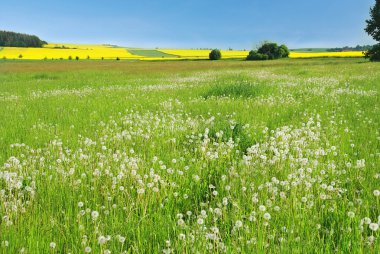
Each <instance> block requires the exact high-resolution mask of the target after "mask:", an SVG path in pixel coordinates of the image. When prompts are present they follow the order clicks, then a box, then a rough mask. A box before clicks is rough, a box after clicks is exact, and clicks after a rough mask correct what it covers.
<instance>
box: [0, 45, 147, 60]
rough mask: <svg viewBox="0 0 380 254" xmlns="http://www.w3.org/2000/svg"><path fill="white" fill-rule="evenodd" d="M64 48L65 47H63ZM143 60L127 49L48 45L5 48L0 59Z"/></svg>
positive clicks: (0, 52) (100, 46) (0, 54)
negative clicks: (77, 58)
mask: <svg viewBox="0 0 380 254" xmlns="http://www.w3.org/2000/svg"><path fill="white" fill-rule="evenodd" d="M62 46H64V47H62ZM69 57H71V58H73V59H75V58H76V57H79V58H80V59H86V58H90V59H101V58H104V59H116V58H117V57H119V58H120V59H141V58H143V56H137V55H132V54H131V53H129V52H128V51H127V50H126V49H125V48H117V47H111V46H103V45H74V44H48V45H46V46H44V47H43V48H18V47H4V48H3V50H1V51H0V58H7V59H19V58H22V59H31V60H38V59H61V58H62V59H68V58H69Z"/></svg>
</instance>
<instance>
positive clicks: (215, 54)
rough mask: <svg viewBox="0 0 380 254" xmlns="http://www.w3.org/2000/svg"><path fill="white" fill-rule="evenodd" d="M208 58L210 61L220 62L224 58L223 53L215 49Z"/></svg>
mask: <svg viewBox="0 0 380 254" xmlns="http://www.w3.org/2000/svg"><path fill="white" fill-rule="evenodd" d="M208 56H209V59H210V60H219V59H221V58H222V53H221V52H220V50H219V49H213V50H212V51H211V52H210V54H209V55H208Z"/></svg>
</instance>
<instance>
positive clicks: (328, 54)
mask: <svg viewBox="0 0 380 254" xmlns="http://www.w3.org/2000/svg"><path fill="white" fill-rule="evenodd" d="M362 56H363V53H362V52H361V51H345V52H317V53H301V52H290V54H289V57H290V58H312V57H362Z"/></svg>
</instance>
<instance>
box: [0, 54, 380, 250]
mask: <svg viewBox="0 0 380 254" xmlns="http://www.w3.org/2000/svg"><path fill="white" fill-rule="evenodd" d="M152 52H153V51H150V52H148V53H149V54H150V53H152ZM135 53H136V54H140V53H141V52H139V51H136V52H135ZM379 93H380V64H377V63H369V62H367V61H365V60H362V59H333V58H331V59H305V60H297V59H285V60H274V61H265V62H246V61H229V60H225V61H216V62H214V61H180V62H126V61H106V60H105V61H92V60H88V61H74V62H70V61H49V62H44V61H39V62H33V61H30V62H28V61H25V62H22V61H2V62H1V63H0V105H1V107H0V119H1V120H0V123H1V124H0V165H1V166H0V222H1V223H0V253H19V252H24V253H84V252H91V253H163V252H164V253H238V252H242V253H379V252H380V242H379V237H380V233H379V232H380V230H377V227H378V223H379V221H380V191H379V190H380V184H379V183H380V128H379V127H380V125H379V124H380V100H379Z"/></svg>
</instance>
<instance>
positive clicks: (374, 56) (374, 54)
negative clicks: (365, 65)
mask: <svg viewBox="0 0 380 254" xmlns="http://www.w3.org/2000/svg"><path fill="white" fill-rule="evenodd" d="M364 57H365V58H369V60H370V61H372V62H379V61H380V43H379V44H376V45H375V46H373V47H372V48H371V49H370V50H368V51H366V52H365V53H364Z"/></svg>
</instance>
